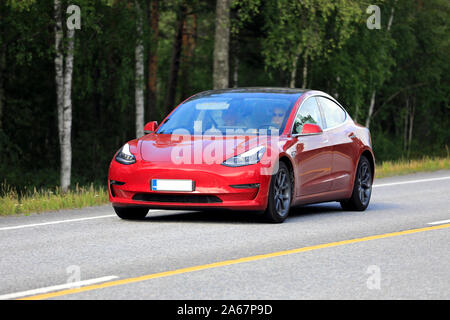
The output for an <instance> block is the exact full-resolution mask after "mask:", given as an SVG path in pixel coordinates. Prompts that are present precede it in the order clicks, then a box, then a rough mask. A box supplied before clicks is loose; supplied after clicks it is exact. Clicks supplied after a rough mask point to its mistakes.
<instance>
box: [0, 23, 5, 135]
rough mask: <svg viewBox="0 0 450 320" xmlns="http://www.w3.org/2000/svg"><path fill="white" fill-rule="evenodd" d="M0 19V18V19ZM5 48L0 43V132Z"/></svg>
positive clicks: (3, 92)
mask: <svg viewBox="0 0 450 320" xmlns="http://www.w3.org/2000/svg"><path fill="white" fill-rule="evenodd" d="M0 18H1V17H0ZM5 51H6V47H5V45H3V43H1V41H0V131H2V129H3V122H2V117H3V109H4V104H3V102H4V101H5V88H4V85H5V83H4V74H5V68H6V52H5Z"/></svg>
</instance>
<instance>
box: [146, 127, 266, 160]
mask: <svg viewBox="0 0 450 320" xmlns="http://www.w3.org/2000/svg"><path fill="white" fill-rule="evenodd" d="M140 140H141V144H140V153H141V158H142V160H144V161H150V162H173V163H178V164H182V163H185V164H205V163H207V164H211V163H222V162H223V161H225V160H226V159H228V158H230V157H233V156H235V155H237V154H240V153H242V152H245V151H248V150H250V149H252V148H254V147H256V146H258V145H260V144H261V143H262V139H261V138H259V137H257V136H194V135H192V136H189V135H174V134H154V133H152V134H149V135H146V136H144V137H142V138H141V139H140ZM266 140H267V139H266Z"/></svg>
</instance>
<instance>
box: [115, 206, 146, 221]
mask: <svg viewBox="0 0 450 320" xmlns="http://www.w3.org/2000/svg"><path fill="white" fill-rule="evenodd" d="M114 211H115V212H116V214H117V215H118V216H119V217H120V218H122V219H125V220H142V219H144V218H145V216H146V215H147V213H148V209H147V208H133V207H114Z"/></svg>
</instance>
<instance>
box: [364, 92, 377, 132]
mask: <svg viewBox="0 0 450 320" xmlns="http://www.w3.org/2000/svg"><path fill="white" fill-rule="evenodd" d="M376 94H377V91H376V90H373V92H372V97H371V98H370V106H369V114H368V115H367V119H366V127H367V128H369V126H370V120H371V119H372V113H373V109H374V107H375V96H376Z"/></svg>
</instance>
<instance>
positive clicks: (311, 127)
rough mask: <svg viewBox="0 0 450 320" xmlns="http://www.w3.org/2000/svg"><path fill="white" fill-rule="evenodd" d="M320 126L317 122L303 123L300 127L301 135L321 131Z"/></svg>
mask: <svg viewBox="0 0 450 320" xmlns="http://www.w3.org/2000/svg"><path fill="white" fill-rule="evenodd" d="M322 132H323V131H322V128H321V127H320V126H319V125H318V124H312V123H305V124H304V125H303V128H302V132H301V133H300V134H301V135H311V134H319V133H322Z"/></svg>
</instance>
